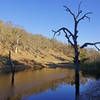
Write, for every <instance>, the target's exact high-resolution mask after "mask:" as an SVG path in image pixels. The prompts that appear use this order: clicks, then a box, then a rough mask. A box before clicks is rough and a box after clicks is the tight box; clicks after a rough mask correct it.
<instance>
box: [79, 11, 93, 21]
mask: <svg viewBox="0 0 100 100" xmlns="http://www.w3.org/2000/svg"><path fill="white" fill-rule="evenodd" d="M89 14H92V12H87V13H85V14H84V15H83V16H82V17H81V18H80V19H79V20H78V23H79V22H80V21H81V20H84V19H85V18H88V19H89V21H90V17H89V16H88V15H89Z"/></svg>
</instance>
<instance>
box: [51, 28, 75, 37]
mask: <svg viewBox="0 0 100 100" xmlns="http://www.w3.org/2000/svg"><path fill="white" fill-rule="evenodd" d="M63 30H66V31H67V32H68V33H69V34H70V35H71V36H72V37H74V35H73V34H72V32H71V31H69V29H67V28H65V27H62V28H60V29H59V30H57V31H54V30H52V32H54V36H55V35H56V33H58V32H60V31H63Z"/></svg>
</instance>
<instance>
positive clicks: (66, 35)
mask: <svg viewBox="0 0 100 100" xmlns="http://www.w3.org/2000/svg"><path fill="white" fill-rule="evenodd" d="M52 31H53V32H54V36H53V37H55V35H56V34H57V33H58V35H60V34H61V31H63V32H64V33H65V37H66V38H67V40H68V42H69V43H70V44H71V45H72V46H73V45H74V44H73V43H72V41H71V40H70V37H72V38H74V35H73V34H72V33H71V32H70V31H69V30H68V29H67V28H65V27H63V28H60V29H59V30H57V31H54V30H52ZM68 33H69V35H68Z"/></svg>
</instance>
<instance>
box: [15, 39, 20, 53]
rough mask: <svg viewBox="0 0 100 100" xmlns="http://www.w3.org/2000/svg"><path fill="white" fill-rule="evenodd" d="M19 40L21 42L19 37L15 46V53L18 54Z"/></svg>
mask: <svg viewBox="0 0 100 100" xmlns="http://www.w3.org/2000/svg"><path fill="white" fill-rule="evenodd" d="M18 42H19V40H18V39H17V41H16V47H15V53H16V54H17V53H18Z"/></svg>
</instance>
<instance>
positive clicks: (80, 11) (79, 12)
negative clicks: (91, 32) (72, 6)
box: [76, 1, 82, 19]
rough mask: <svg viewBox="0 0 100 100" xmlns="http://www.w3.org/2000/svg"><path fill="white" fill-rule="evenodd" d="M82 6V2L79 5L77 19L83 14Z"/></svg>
mask: <svg viewBox="0 0 100 100" xmlns="http://www.w3.org/2000/svg"><path fill="white" fill-rule="evenodd" d="M81 4H82V1H81V2H80V3H79V5H78V13H77V16H76V19H77V18H78V17H79V16H80V14H81V13H82V10H80V7H81Z"/></svg>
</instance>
